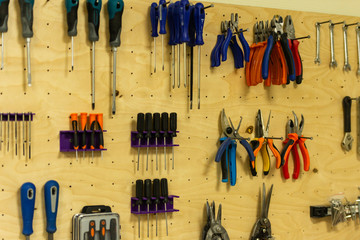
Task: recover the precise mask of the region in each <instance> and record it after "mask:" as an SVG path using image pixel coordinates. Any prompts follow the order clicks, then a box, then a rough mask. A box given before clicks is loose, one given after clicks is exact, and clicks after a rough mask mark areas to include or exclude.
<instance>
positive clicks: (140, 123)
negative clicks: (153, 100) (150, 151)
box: [136, 113, 145, 139]
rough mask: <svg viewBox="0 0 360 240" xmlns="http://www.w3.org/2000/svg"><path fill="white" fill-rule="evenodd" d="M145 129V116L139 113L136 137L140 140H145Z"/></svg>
mask: <svg viewBox="0 0 360 240" xmlns="http://www.w3.org/2000/svg"><path fill="white" fill-rule="evenodd" d="M144 128H145V115H144V114H143V113H138V115H137V122H136V131H137V132H138V134H137V135H136V137H137V138H138V139H141V138H143V132H144Z"/></svg>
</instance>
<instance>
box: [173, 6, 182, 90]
mask: <svg viewBox="0 0 360 240" xmlns="http://www.w3.org/2000/svg"><path fill="white" fill-rule="evenodd" d="M180 28H181V26H180V1H177V2H175V5H174V29H175V44H176V45H177V65H178V72H177V75H178V88H180V81H181V79H180V76H181V73H180V44H181V41H180Z"/></svg>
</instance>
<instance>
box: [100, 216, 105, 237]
mask: <svg viewBox="0 0 360 240" xmlns="http://www.w3.org/2000/svg"><path fill="white" fill-rule="evenodd" d="M105 234H106V221H105V219H101V220H100V231H99V237H100V240H105Z"/></svg>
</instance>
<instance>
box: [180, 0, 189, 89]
mask: <svg viewBox="0 0 360 240" xmlns="http://www.w3.org/2000/svg"><path fill="white" fill-rule="evenodd" d="M189 21H190V3H189V1H188V0H181V2H180V41H181V42H182V43H183V54H184V56H183V68H184V87H185V88H186V85H187V84H186V79H187V71H186V65H187V53H186V45H187V43H188V42H189V41H190V36H189Z"/></svg>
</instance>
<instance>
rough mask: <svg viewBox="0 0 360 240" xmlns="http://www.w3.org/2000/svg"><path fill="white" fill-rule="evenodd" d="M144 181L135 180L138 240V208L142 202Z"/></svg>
mask: <svg viewBox="0 0 360 240" xmlns="http://www.w3.org/2000/svg"><path fill="white" fill-rule="evenodd" d="M143 186H144V181H143V180H141V179H138V180H136V198H137V199H138V200H137V201H136V203H135V204H136V205H137V206H138V226H139V230H138V231H139V238H140V207H141V205H142V203H143V202H142V201H143V199H142V198H143V190H144V188H143Z"/></svg>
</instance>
